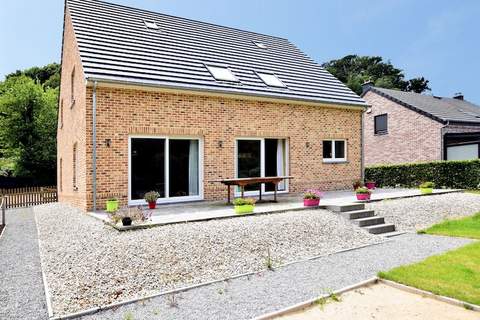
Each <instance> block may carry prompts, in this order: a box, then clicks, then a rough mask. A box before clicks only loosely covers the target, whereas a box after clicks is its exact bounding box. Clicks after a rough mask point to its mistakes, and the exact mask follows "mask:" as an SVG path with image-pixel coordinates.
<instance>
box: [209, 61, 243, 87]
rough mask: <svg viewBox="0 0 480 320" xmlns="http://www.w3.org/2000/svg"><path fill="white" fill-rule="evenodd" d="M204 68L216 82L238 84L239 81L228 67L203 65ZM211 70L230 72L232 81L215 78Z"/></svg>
mask: <svg viewBox="0 0 480 320" xmlns="http://www.w3.org/2000/svg"><path fill="white" fill-rule="evenodd" d="M205 67H206V68H207V70H208V72H210V74H211V75H212V77H213V78H214V79H215V80H216V81H224V82H231V83H237V82H240V80H239V79H238V78H237V76H236V75H235V74H234V73H233V71H232V70H231V69H230V68H229V67H228V66H221V65H214V64H205ZM212 68H216V69H225V70H227V71H228V72H230V74H231V75H232V77H233V79H220V78H217V77H215V73H214V71H213V69H212Z"/></svg>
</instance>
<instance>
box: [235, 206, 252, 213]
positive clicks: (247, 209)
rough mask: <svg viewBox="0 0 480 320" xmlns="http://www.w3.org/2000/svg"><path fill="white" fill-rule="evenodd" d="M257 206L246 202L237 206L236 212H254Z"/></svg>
mask: <svg viewBox="0 0 480 320" xmlns="http://www.w3.org/2000/svg"><path fill="white" fill-rule="evenodd" d="M254 208H255V206H254V205H252V204H246V205H243V206H235V213H237V214H245V213H252V212H253V209H254Z"/></svg>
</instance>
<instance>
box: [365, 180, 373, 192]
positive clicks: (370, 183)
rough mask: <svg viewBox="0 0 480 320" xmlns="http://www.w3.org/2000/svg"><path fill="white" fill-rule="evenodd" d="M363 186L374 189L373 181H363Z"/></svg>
mask: <svg viewBox="0 0 480 320" xmlns="http://www.w3.org/2000/svg"><path fill="white" fill-rule="evenodd" d="M365 186H366V187H367V188H368V189H369V190H374V189H375V181H367V182H366V183H365Z"/></svg>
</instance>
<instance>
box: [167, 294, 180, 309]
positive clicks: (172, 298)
mask: <svg viewBox="0 0 480 320" xmlns="http://www.w3.org/2000/svg"><path fill="white" fill-rule="evenodd" d="M167 302H168V306H169V307H170V308H178V301H177V296H176V295H175V293H172V294H169V295H168V296H167Z"/></svg>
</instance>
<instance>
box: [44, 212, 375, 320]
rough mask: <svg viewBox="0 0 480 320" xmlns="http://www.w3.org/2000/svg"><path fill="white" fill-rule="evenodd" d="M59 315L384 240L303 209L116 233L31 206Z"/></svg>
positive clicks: (76, 216) (81, 216)
mask: <svg viewBox="0 0 480 320" xmlns="http://www.w3.org/2000/svg"><path fill="white" fill-rule="evenodd" d="M35 214H36V216H37V221H38V227H39V233H40V234H39V238H40V253H41V257H42V265H43V267H44V270H45V272H46V275H47V281H48V284H49V288H50V291H51V294H52V299H53V309H54V313H55V314H56V315H59V314H65V313H69V312H75V311H79V310H83V309H87V308H91V307H94V306H98V305H105V304H109V303H112V302H117V301H122V300H126V299H129V298H134V297H138V296H145V295H148V294H152V293H156V292H159V291H164V290H167V289H172V288H178V287H184V286H186V285H191V284H195V283H202V282H206V281H210V280H216V279H222V278H225V277H230V276H233V275H236V274H242V273H245V272H251V271H258V270H264V269H266V261H267V258H266V256H267V249H269V250H270V255H271V258H272V260H273V264H274V265H279V264H284V263H286V262H289V261H293V260H298V259H302V258H306V257H312V256H316V255H320V254H327V253H331V252H334V251H338V250H340V249H344V248H350V247H353V246H359V245H362V244H371V243H378V242H381V241H384V239H383V238H382V237H378V236H373V235H370V234H368V233H367V232H366V231H364V230H363V229H361V228H358V227H356V226H354V225H353V224H352V223H350V222H349V221H347V220H345V219H343V218H341V217H339V216H338V215H337V214H334V213H331V212H329V211H325V210H308V211H307V210H305V211H298V212H289V213H283V214H272V215H264V216H250V217H243V218H235V219H226V220H213V221H207V222H199V223H188V224H176V225H169V226H163V227H157V228H152V229H144V230H135V231H131V232H118V231H116V230H114V229H112V228H111V227H108V226H104V225H103V224H101V223H99V221H98V220H95V219H94V218H91V217H89V216H86V215H84V214H82V213H81V212H80V211H79V210H77V209H74V208H71V207H68V206H66V205H62V204H49V205H44V206H39V207H36V208H35Z"/></svg>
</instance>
